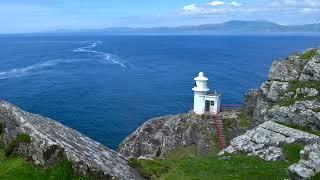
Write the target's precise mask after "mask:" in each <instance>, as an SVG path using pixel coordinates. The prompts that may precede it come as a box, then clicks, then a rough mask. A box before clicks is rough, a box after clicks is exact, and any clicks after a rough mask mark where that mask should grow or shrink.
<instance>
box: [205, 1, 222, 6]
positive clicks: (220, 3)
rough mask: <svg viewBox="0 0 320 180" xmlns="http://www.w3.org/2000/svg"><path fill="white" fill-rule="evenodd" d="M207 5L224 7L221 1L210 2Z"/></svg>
mask: <svg viewBox="0 0 320 180" xmlns="http://www.w3.org/2000/svg"><path fill="white" fill-rule="evenodd" d="M208 4H209V5H211V6H221V5H224V4H225V2H223V1H212V2H210V3H208Z"/></svg>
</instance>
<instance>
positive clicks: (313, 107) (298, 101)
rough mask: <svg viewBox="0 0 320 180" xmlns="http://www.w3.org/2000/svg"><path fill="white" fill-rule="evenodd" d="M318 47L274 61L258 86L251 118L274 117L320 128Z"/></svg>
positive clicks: (257, 120)
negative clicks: (264, 80) (264, 79)
mask: <svg viewBox="0 0 320 180" xmlns="http://www.w3.org/2000/svg"><path fill="white" fill-rule="evenodd" d="M319 64H320V50H318V49H309V50H307V51H305V52H304V53H303V54H301V55H294V56H290V57H289V58H287V59H286V60H284V61H275V62H274V63H273V64H272V67H271V69H270V71H269V75H268V80H267V81H266V82H265V83H263V84H262V86H261V87H260V94H259V96H258V97H257V103H256V106H255V108H254V113H253V122H254V123H255V124H256V125H259V124H261V123H263V122H265V121H270V120H272V121H278V122H285V123H288V124H294V125H299V126H306V127H309V128H311V129H314V130H320V119H319V118H320V114H319V112H320V93H319V91H320V65H319Z"/></svg>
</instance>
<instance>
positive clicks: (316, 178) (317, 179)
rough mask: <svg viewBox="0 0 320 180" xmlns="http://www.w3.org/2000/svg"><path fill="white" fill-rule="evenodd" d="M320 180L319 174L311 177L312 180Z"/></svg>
mask: <svg viewBox="0 0 320 180" xmlns="http://www.w3.org/2000/svg"><path fill="white" fill-rule="evenodd" d="M319 179H320V173H317V174H316V175H315V176H313V177H312V180H319Z"/></svg>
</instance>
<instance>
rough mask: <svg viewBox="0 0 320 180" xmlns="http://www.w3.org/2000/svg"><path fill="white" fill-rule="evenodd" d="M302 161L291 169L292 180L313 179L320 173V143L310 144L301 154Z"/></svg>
mask: <svg viewBox="0 0 320 180" xmlns="http://www.w3.org/2000/svg"><path fill="white" fill-rule="evenodd" d="M300 157H301V159H300V161H299V162H298V163H296V164H293V165H291V166H290V167H289V176H290V178H291V179H297V180H298V179H299V180H300V179H311V178H312V177H313V176H314V175H315V174H317V173H320V143H319V142H318V143H313V144H310V145H308V146H306V147H304V149H303V150H302V151H301V152H300Z"/></svg>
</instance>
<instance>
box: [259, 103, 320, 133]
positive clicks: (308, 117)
mask: <svg viewBox="0 0 320 180" xmlns="http://www.w3.org/2000/svg"><path fill="white" fill-rule="evenodd" d="M269 108H270V109H268V110H267V112H266V113H265V116H264V119H263V120H264V121H266V120H272V121H276V122H282V123H290V124H295V125H298V126H303V127H304V126H306V127H311V128H313V129H314V130H318V129H320V112H316V111H315V109H318V108H320V101H319V100H313V101H297V102H295V103H294V104H293V105H291V106H287V107H281V106H279V105H275V106H272V107H269Z"/></svg>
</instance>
